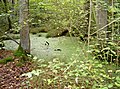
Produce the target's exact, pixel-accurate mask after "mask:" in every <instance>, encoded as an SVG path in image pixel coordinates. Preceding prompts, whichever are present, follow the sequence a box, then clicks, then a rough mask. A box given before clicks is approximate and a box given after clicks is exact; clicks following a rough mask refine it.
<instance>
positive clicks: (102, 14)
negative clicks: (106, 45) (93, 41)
mask: <svg viewBox="0 0 120 89" xmlns="http://www.w3.org/2000/svg"><path fill="white" fill-rule="evenodd" d="M103 2H104V3H103ZM96 3H97V8H96V21H97V30H98V29H100V28H102V27H104V26H105V25H107V10H105V4H106V0H96ZM104 32H105V33H104ZM106 32H107V27H106V28H104V29H103V30H102V31H98V34H97V35H98V38H101V37H105V38H106V37H107V35H106ZM103 34H104V35H103Z"/></svg>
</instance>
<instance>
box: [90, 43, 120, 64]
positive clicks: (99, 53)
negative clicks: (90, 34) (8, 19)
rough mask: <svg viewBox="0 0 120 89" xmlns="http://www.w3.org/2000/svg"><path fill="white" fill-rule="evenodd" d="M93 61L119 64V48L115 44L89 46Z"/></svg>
mask: <svg viewBox="0 0 120 89" xmlns="http://www.w3.org/2000/svg"><path fill="white" fill-rule="evenodd" d="M91 47H92V50H91V51H92V53H93V56H94V59H98V60H102V61H103V60H104V61H108V62H115V63H120V53H118V50H120V46H119V45H117V44H116V43H115V42H104V43H103V42H102V43H101V44H100V43H98V44H95V45H91Z"/></svg>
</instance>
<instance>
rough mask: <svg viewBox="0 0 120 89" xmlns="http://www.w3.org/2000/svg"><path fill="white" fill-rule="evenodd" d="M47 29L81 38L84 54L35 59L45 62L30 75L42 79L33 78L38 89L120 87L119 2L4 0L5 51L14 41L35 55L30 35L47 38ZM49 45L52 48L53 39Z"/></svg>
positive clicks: (52, 34)
mask: <svg viewBox="0 0 120 89" xmlns="http://www.w3.org/2000/svg"><path fill="white" fill-rule="evenodd" d="M41 33H46V35H45V37H46V39H49V38H59V37H70V38H76V39H77V41H78V43H80V45H81V46H80V47H83V49H80V50H82V52H83V56H84V58H83V59H81V57H79V56H78V58H77V57H76V56H75V57H74V58H70V60H67V61H64V60H66V59H64V60H62V61H61V60H59V59H51V60H50V61H43V60H39V62H36V61H35V62H34V63H35V65H39V66H37V67H36V69H35V70H36V71H35V70H33V71H34V72H30V73H31V74H33V75H36V76H33V78H32V82H37V83H36V84H32V83H31V82H30V81H31V80H29V84H28V85H29V86H31V87H32V88H33V87H36V88H37V89H56V88H57V89H96V88H97V89H118V88H119V87H120V76H119V74H120V70H119V66H120V1H119V0H0V48H1V50H3V49H4V47H5V45H6V44H5V40H12V41H13V42H15V43H17V44H18V45H19V47H18V49H16V50H22V52H23V53H25V54H30V53H31V50H32V49H31V41H32V40H30V35H37V36H38V37H42V35H41ZM16 35H17V36H16ZM17 39H20V41H16V40H17ZM36 44H37V42H36ZM59 44H60V43H59ZM45 45H48V46H49V42H48V41H46V43H45ZM53 45H54V44H53ZM8 46H9V45H8ZM84 47H85V48H84ZM54 51H62V49H55V50H54ZM17 52H18V51H17ZM20 52H21V51H20ZM79 55H81V54H79ZM33 56H34V55H33ZM33 59H36V57H33ZM38 59H39V58H38ZM37 61H38V60H37ZM34 63H33V64H34ZM75 65H76V66H75ZM44 69H45V70H44ZM28 75H30V74H28ZM44 75H45V76H44ZM31 76H32V75H31ZM41 77H43V78H42V79H43V80H41V79H40V78H41ZM37 78H38V79H40V80H37ZM93 81H94V82H93ZM64 82H65V83H64Z"/></svg>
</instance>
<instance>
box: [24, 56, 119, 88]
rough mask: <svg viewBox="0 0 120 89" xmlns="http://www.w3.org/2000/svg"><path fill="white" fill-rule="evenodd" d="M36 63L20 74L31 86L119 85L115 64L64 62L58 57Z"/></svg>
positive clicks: (100, 86) (112, 86) (97, 86)
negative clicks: (31, 69)
mask: <svg viewBox="0 0 120 89" xmlns="http://www.w3.org/2000/svg"><path fill="white" fill-rule="evenodd" d="M35 61H36V60H35ZM36 63H37V68H36V69H35V70H33V71H31V72H29V73H26V74H23V75H22V76H28V77H29V79H30V80H29V81H27V82H26V83H27V84H28V86H31V87H33V88H37V89H41V88H45V89H48V88H52V89H55V88H56V89H64V88H65V87H67V88H71V89H82V88H84V89H113V88H114V89H118V88H119V87H120V86H119V85H120V81H119V80H120V77H119V74H120V70H119V68H118V69H117V67H116V66H115V65H108V63H100V62H99V61H94V60H79V59H75V60H73V59H71V60H70V61H68V62H67V63H65V62H63V61H60V60H59V59H58V58H56V59H53V60H51V62H46V61H45V60H42V59H39V60H38V61H36ZM110 66H112V67H110ZM113 67H114V69H113Z"/></svg>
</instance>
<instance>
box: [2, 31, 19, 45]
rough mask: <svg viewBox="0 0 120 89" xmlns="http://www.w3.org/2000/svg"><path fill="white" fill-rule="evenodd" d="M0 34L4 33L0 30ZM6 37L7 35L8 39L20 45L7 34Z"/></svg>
mask: <svg viewBox="0 0 120 89" xmlns="http://www.w3.org/2000/svg"><path fill="white" fill-rule="evenodd" d="M0 32H1V33H3V32H2V31H1V29H0ZM4 35H6V36H7V37H8V38H10V40H12V41H14V42H15V43H17V44H18V45H19V44H20V43H19V42H17V41H16V40H15V39H13V38H12V37H10V36H9V35H8V34H7V33H4Z"/></svg>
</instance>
